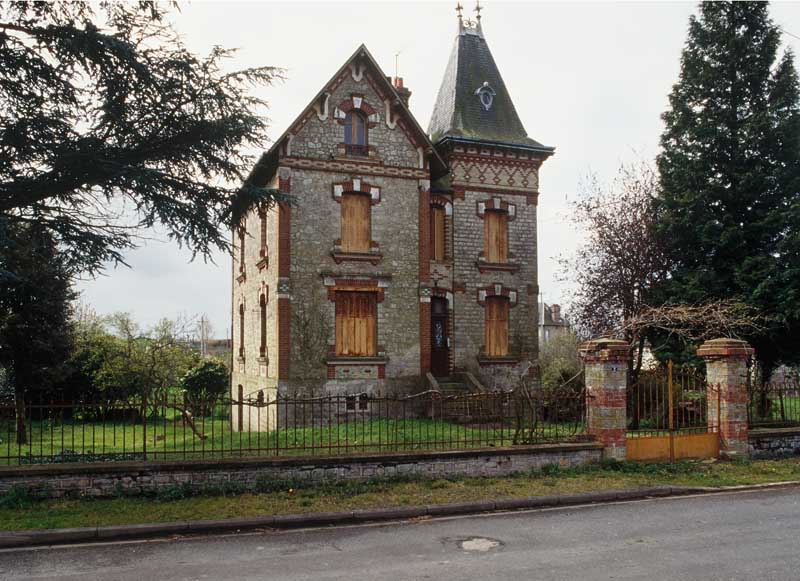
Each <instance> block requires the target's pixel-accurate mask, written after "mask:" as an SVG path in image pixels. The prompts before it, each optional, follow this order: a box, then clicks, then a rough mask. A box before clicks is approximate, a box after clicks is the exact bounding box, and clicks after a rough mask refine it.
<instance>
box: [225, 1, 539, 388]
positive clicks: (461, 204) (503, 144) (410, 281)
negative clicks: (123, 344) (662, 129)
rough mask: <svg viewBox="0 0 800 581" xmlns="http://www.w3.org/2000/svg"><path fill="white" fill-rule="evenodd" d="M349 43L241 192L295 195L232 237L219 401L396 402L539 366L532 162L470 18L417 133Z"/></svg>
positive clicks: (375, 70) (397, 82)
mask: <svg viewBox="0 0 800 581" xmlns="http://www.w3.org/2000/svg"><path fill="white" fill-rule="evenodd" d="M410 95H411V92H410V91H409V90H408V89H407V88H406V87H404V86H403V79H400V78H395V79H393V80H392V79H391V78H390V77H387V76H386V75H385V74H384V73H383V71H382V70H381V68H380V67H379V66H378V64H377V63H376V62H375V60H374V58H373V57H372V55H371V54H370V53H369V51H368V50H367V48H366V47H365V46H363V45H362V46H360V47H359V48H358V49H357V50H356V51H355V53H353V55H352V56H351V57H350V58H349V59H347V61H346V62H345V63H344V64H343V65H342V67H341V68H340V69H339V70H338V71H336V73H335V74H334V75H333V77H332V78H331V79H330V80H329V81H328V82H327V83H325V84H324V85H323V87H322V89H321V90H320V91H319V93H318V94H317V95H316V96H315V97H314V99H313V100H312V101H311V103H309V104H308V106H307V107H306V108H305V109H303V111H302V112H301V113H300V115H299V116H298V117H297V119H296V120H295V121H294V122H293V123H292V125H291V126H290V127H289V128H288V130H287V131H286V132H285V133H284V134H283V135H281V136H280V138H279V139H277V140H276V142H275V145H274V146H273V147H272V148H271V149H270V150H269V151H267V152H266V153H265V154H263V155H262V156H261V158H260V160H259V161H258V163H257V164H256V166H255V167H254V169H253V171H252V173H251V175H250V177H249V178H248V179H249V180H250V181H251V182H252V183H254V184H257V185H262V186H265V187H271V188H277V189H280V191H281V192H283V193H284V194H285V195H286V196H288V197H289V199H290V200H291V202H290V203H281V204H278V205H276V206H274V207H271V208H269V209H268V210H266V211H254V212H252V213H251V214H250V215H248V216H247V217H246V219H245V220H244V221H243V223H242V225H241V227H240V228H239V229H238V230H237V231H236V232H235V233H234V260H233V273H232V278H233V301H232V302H233V304H232V319H233V321H232V329H233V361H232V395H233V397H237V396H238V395H239V394H241V395H244V396H253V394H261V395H260V397H265V398H267V399H270V398H272V397H274V395H275V393H277V391H278V390H280V392H281V393H289V394H291V393H304V394H310V393H313V394H322V393H334V394H353V393H362V392H368V393H373V394H386V393H407V392H409V391H413V390H414V389H417V388H418V387H420V386H421V385H423V384H424V378H425V376H426V374H427V373H428V372H431V373H432V374H434V375H435V376H440V377H441V376H448V375H450V374H452V373H453V372H454V371H456V370H470V371H472V372H474V373H475V374H476V375H478V376H481V375H482V376H484V377H488V376H491V375H492V374H493V373H495V372H497V371H498V370H501V369H508V367H509V366H513V365H515V364H517V363H519V362H521V361H533V362H535V361H536V359H537V355H538V336H537V322H538V320H539V317H538V312H537V310H538V300H537V296H538V292H539V287H538V279H537V239H536V236H537V225H536V210H537V201H538V196H539V180H538V173H539V167H540V166H541V164H542V162H543V161H544V160H545V159H547V158H548V157H549V156H550V155H552V154H553V152H554V148H552V147H547V146H545V145H542V144H541V143H539V142H537V141H535V140H533V139H531V138H530V137H528V136H527V133H526V131H525V129H524V127H523V126H522V123H521V121H520V119H519V116H518V115H517V112H516V109H515V107H514V104H513V102H512V101H511V97H510V96H509V93H508V90H507V89H506V86H505V84H504V82H503V79H502V77H501V76H500V72H499V70H498V68H497V66H496V64H495V61H494V59H493V58H492V55H491V52H490V51H489V47H488V45H487V43H486V39H485V37H484V34H483V30H482V27H481V23H480V19H478V20H477V21H475V22H470V21H468V20H463V19H462V18H461V17H460V16H459V19H458V34H457V36H456V39H455V45H454V47H453V51H452V54H451V57H450V60H449V62H448V65H447V69H446V71H445V74H444V78H443V80H442V84H441V88H440V90H439V94H438V98H437V102H436V106H435V109H434V112H433V115H432V118H431V120H430V124H429V126H428V130H427V131H425V130H423V129H422V127H421V126H420V124H419V123H418V122H417V120H416V119H415V118H414V116H413V115H412V113H411V111H410V110H409V97H410Z"/></svg>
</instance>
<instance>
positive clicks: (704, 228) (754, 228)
mask: <svg viewBox="0 0 800 581" xmlns="http://www.w3.org/2000/svg"><path fill="white" fill-rule="evenodd" d="M779 49H780V29H779V28H778V27H777V26H776V25H775V24H774V23H773V21H772V20H771V19H770V18H769V14H768V6H767V4H765V3H757V2H704V3H702V4H701V5H700V9H699V16H697V17H695V16H693V17H692V18H691V19H690V22H689V35H688V39H687V41H686V45H685V47H684V50H683V54H682V58H681V73H680V78H679V80H678V82H677V83H676V84H675V85H674V87H673V90H672V93H671V94H670V97H669V101H670V109H669V110H668V111H667V112H666V113H665V114H664V115H663V119H664V122H665V125H666V128H665V131H664V133H663V134H662V137H661V145H662V149H663V151H662V153H661V155H660V156H659V158H658V167H659V171H660V175H661V184H662V193H661V195H660V197H659V200H658V204H659V222H660V225H659V234H660V236H661V237H662V239H663V240H664V241H665V243H666V245H667V247H668V251H669V254H670V258H671V259H672V261H673V262H674V265H675V266H674V268H673V271H672V273H671V277H670V280H669V282H668V283H667V284H666V285H665V287H664V289H663V290H664V295H665V298H666V299H667V300H669V301H671V302H675V303H684V302H688V303H696V302H700V301H705V300H709V299H738V300H741V301H743V302H745V303H748V304H750V305H752V306H753V307H756V308H758V309H759V310H760V311H761V312H762V313H763V314H765V315H767V316H770V317H772V321H773V324H772V325H771V328H770V329H769V330H768V331H766V332H763V333H759V334H757V336H752V337H746V339H749V340H750V341H751V342H752V343H753V344H754V346H755V347H756V353H757V357H758V358H759V359H760V360H761V361H762V363H763V364H764V365H765V367H766V368H767V369H769V368H771V367H772V366H773V365H774V364H775V363H777V362H778V361H781V360H783V361H786V362H791V361H797V360H798V359H800V349H798V348H797V347H798V344H800V234H798V228H800V88H799V86H798V77H797V71H796V69H795V67H794V62H793V60H794V59H793V55H792V52H791V51H790V50H786V51H785V52H784V53H783V55H782V56H779Z"/></svg>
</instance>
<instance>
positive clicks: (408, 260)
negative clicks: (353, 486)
mask: <svg viewBox="0 0 800 581" xmlns="http://www.w3.org/2000/svg"><path fill="white" fill-rule="evenodd" d="M353 95H360V96H363V99H364V101H365V102H366V103H368V104H369V105H370V106H371V107H372V108H373V109H374V110H375V111H376V113H377V119H378V120H377V122H376V123H375V124H374V126H373V127H370V128H369V130H368V144H369V146H370V148H371V149H373V155H372V156H371V157H370V158H369V159H368V160H364V158H360V157H358V156H347V159H346V160H343V163H344V162H346V163H347V164H348V170H347V171H346V172H345V171H339V172H337V171H335V170H334V171H331V170H330V169H328V168H330V165H329V166H326V171H323V170H321V169H301V168H298V167H295V168H294V169H293V170H292V196H293V198H294V200H295V201H296V204H295V205H294V206H293V207H292V212H291V291H290V292H291V305H292V312H293V317H294V318H295V319H296V316H297V315H296V314H297V313H299V312H304V311H305V312H315V313H319V314H320V329H323V330H326V331H327V335H328V341H327V343H328V345H330V346H332V345H333V344H334V342H335V338H334V332H335V319H334V315H335V311H334V304H333V302H331V301H330V300H329V298H328V293H327V288H326V286H325V282H326V278H327V279H328V281H330V279H331V278H347V277H348V276H353V275H355V276H367V277H373V278H375V279H376V280H380V281H381V284H382V285H385V287H386V288H385V289H384V300H383V302H381V303H379V304H378V324H377V333H378V335H377V339H378V345H379V346H380V347H383V348H384V349H385V352H386V357H387V361H386V367H385V376H386V379H385V380H382V379H352V380H337V379H328V377H327V365H326V364H325V357H326V355H327V353H326V352H319V351H317V350H314V354H313V356H312V357H309V356H308V352H307V351H308V350H307V349H306V350H303V349H300V348H299V347H298V341H299V340H300V338H299V337H295V336H293V337H292V353H291V359H290V374H291V379H290V381H288V382H282V385H281V389H285V390H286V391H287V392H294V393H297V392H300V393H319V392H320V391H321V390H322V389H323V388H324V389H325V391H326V392H328V393H355V392H361V391H370V392H374V393H382V392H385V391H387V390H388V391H390V392H394V393H396V392H404V391H409V390H410V389H412V388H413V387H414V386H415V385H416V383H417V382H418V376H419V369H420V362H419V357H420V355H419V316H418V313H419V288H418V284H419V283H418V278H419V276H418V268H419V264H418V262H419V257H418V251H417V248H418V244H419V240H418V238H419V228H418V225H417V218H418V205H419V202H418V188H419V187H420V185H423V186H425V185H426V184H422V183H421V181H420V179H419V178H417V177H414V178H403V177H388V176H385V175H374V174H375V173H378V174H380V173H381V168H382V167H383V166H396V167H404V168H410V169H413V170H419V169H420V153H419V151H418V149H417V148H416V147H415V146H414V144H412V143H411V142H410V141H409V139H408V137H407V136H406V135H405V133H404V132H403V131H402V129H401V128H400V127H399V126H394V127H390V125H389V124H388V123H387V122H386V121H387V120H386V111H385V106H384V103H383V101H381V100H380V99H379V97H378V95H377V94H376V93H375V91H374V90H373V89H372V87H371V86H370V83H369V82H368V80H367V76H366V74H364V76H362V77H361V79H360V80H355V79H354V78H353V75H352V74H351V73H350V72H346V74H345V75H344V78H343V80H341V82H340V83H339V84H338V86H337V87H336V88H335V89H334V90H333V91H331V95H330V97H329V99H328V111H327V118H325V119H320V116H319V115H318V114H317V113H312V114H311V115H310V116H309V117H308V119H307V120H306V121H305V123H304V124H303V125H302V127H301V128H300V129H299V130H298V131H297V133H296V135H295V136H294V137H293V139H292V141H291V146H290V151H289V153H288V156H287V157H285V158H284V161H283V162H282V163H286V164H288V165H292V160H293V159H298V158H305V159H309V158H311V159H316V160H320V161H325V162H326V163H329V164H330V163H333V164H334V167H335V164H336V161H335V160H334V161H333V162H331V160H333V159H334V158H337V159H338V158H341V154H342V152H341V149H340V147H339V146H340V144H341V143H343V141H344V129H343V126H342V125H341V124H340V123H338V122H337V120H336V118H335V117H336V116H335V114H334V111H335V109H336V107H337V106H338V105H339V104H341V103H343V102H345V101H347V100H349V99H351V98H352V96H353ZM323 116H324V115H323ZM354 165H355V167H356V168H357V169H356V170H353V169H352V168H353V167H354ZM353 179H360V180H361V181H362V182H367V183H369V184H370V185H371V186H376V187H379V188H380V190H381V194H380V202H379V203H377V204H375V205H373V206H372V240H373V242H375V243H377V244H378V250H379V251H380V253H381V254H382V259H381V260H380V262H379V263H378V264H377V265H373V264H371V263H369V262H363V261H361V262H356V261H348V260H345V261H342V262H341V263H339V264H337V263H336V261H335V260H334V258H333V256H332V254H331V252H332V250H333V249H334V241H335V240H336V239H338V238H341V204H340V203H339V202H338V201H337V200H336V199H334V197H333V193H332V192H333V184H335V183H342V182H346V181H350V180H353ZM422 181H424V180H422ZM296 331H297V329H296V328H295V329H294V330H293V335H294V334H296Z"/></svg>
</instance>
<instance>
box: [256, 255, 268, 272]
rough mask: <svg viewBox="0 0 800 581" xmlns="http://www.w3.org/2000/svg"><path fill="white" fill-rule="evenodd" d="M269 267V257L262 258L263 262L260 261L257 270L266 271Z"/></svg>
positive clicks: (257, 263)
mask: <svg viewBox="0 0 800 581" xmlns="http://www.w3.org/2000/svg"><path fill="white" fill-rule="evenodd" d="M268 266H269V260H268V259H267V257H266V256H265V257H264V258H262V259H261V260H259V261H258V262H256V268H257V269H258V270H259V271H262V270H264V269H265V268H267V267H268Z"/></svg>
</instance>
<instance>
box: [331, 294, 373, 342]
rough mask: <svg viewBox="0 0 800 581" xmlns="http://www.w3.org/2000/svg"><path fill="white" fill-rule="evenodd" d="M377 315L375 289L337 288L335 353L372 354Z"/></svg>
mask: <svg viewBox="0 0 800 581" xmlns="http://www.w3.org/2000/svg"><path fill="white" fill-rule="evenodd" d="M377 319H378V316H377V300H376V296H375V293H374V292H361V291H338V292H337V293H336V355H340V356H346V357H369V356H375V355H376V353H377V341H376V329H377Z"/></svg>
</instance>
